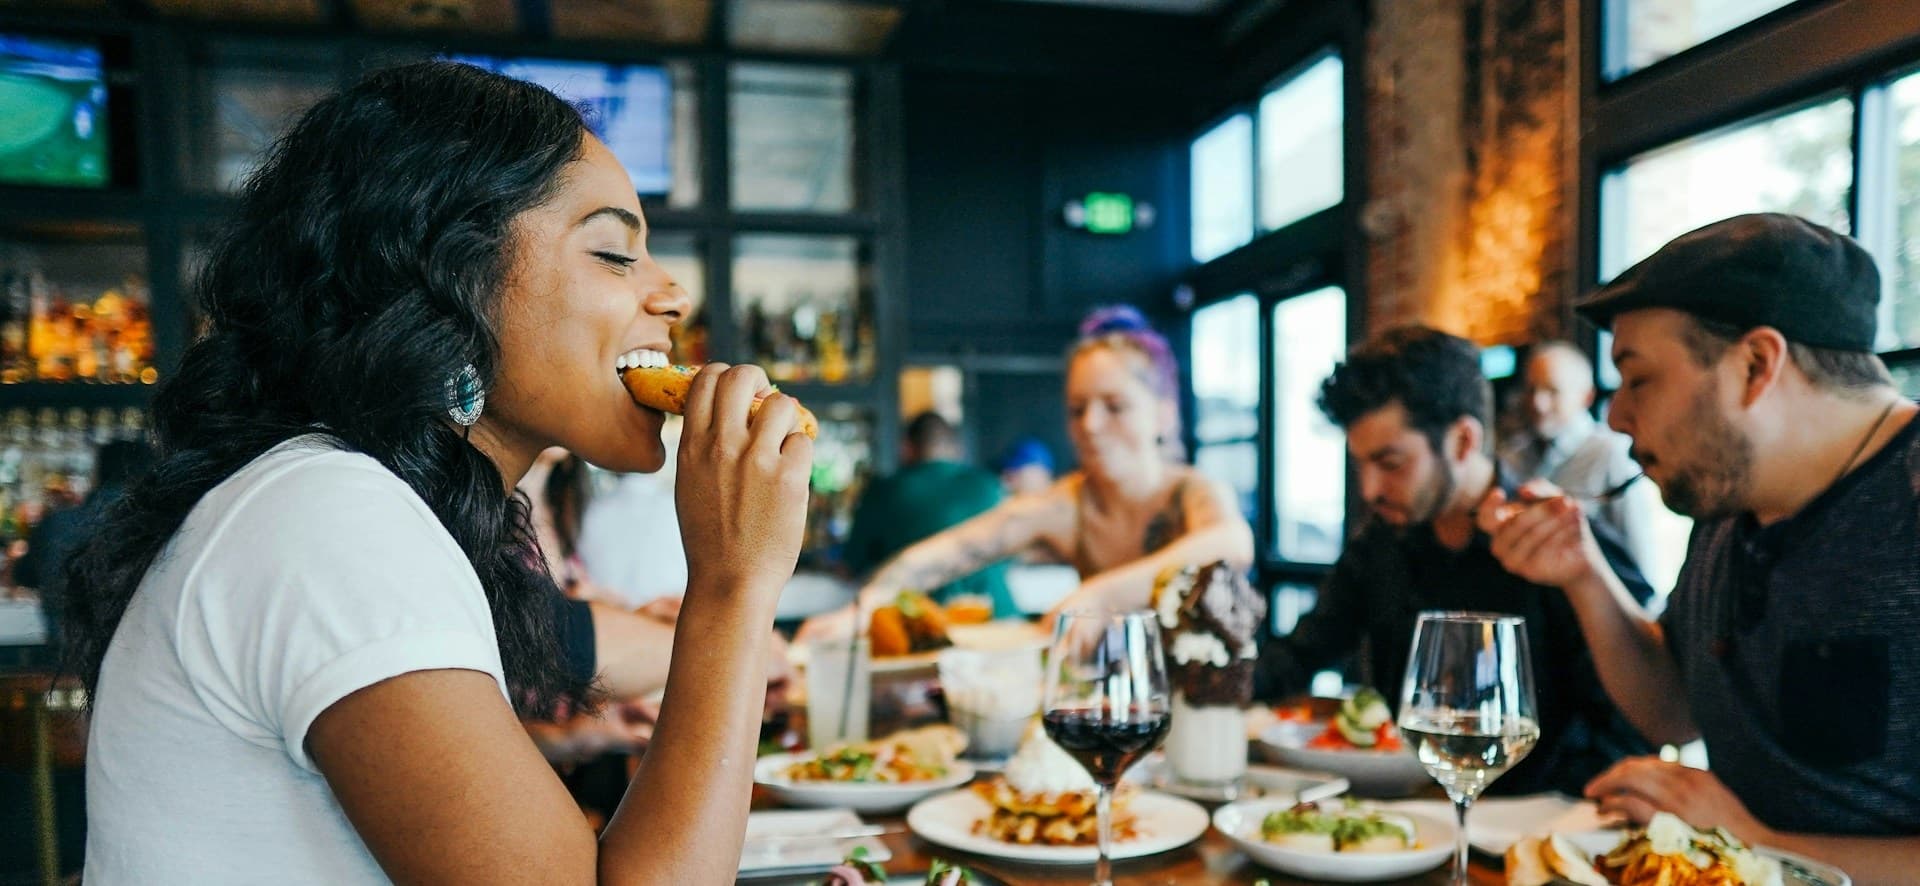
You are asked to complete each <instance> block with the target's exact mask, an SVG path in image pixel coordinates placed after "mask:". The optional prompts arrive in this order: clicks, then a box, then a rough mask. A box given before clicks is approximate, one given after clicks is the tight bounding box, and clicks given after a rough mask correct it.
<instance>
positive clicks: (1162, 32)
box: [897, 3, 1219, 470]
mask: <svg viewBox="0 0 1920 886" xmlns="http://www.w3.org/2000/svg"><path fill="white" fill-rule="evenodd" d="M938 21H939V28H938V33H928V32H926V31H916V30H915V28H914V24H913V22H911V21H910V22H909V23H908V26H907V29H906V31H905V32H904V33H903V34H902V35H901V40H900V43H899V45H898V46H897V50H898V54H899V56H900V58H901V59H902V65H903V67H904V74H903V80H904V85H903V89H902V91H903V99H902V102H901V104H902V108H903V110H904V114H905V120H904V123H903V130H904V132H905V150H904V157H905V164H906V170H905V171H906V191H907V197H906V218H907V236H906V240H907V269H906V293H907V296H906V298H905V299H904V300H903V305H902V310H903V312H904V313H905V315H906V320H905V323H906V326H907V330H908V333H907V341H906V349H907V355H908V356H907V362H908V363H910V364H913V365H950V366H954V367H957V368H959V369H960V370H962V372H963V373H964V374H965V377H966V379H967V381H966V386H965V387H966V401H967V407H966V421H965V422H964V424H963V426H962V428H961V432H962V435H963V437H964V438H965V439H966V442H967V444H968V449H969V451H970V452H971V453H972V455H973V456H974V458H975V460H976V461H985V460H989V459H991V458H992V457H993V456H995V455H996V454H997V453H999V452H1001V451H1003V450H1004V449H1005V448H1006V447H1007V446H1008V445H1009V444H1011V443H1012V442H1013V441H1015V440H1016V439H1018V438H1020V437H1026V436H1033V437H1038V438H1040V439H1041V440H1042V441H1044V442H1045V443H1047V445H1048V447H1049V449H1051V450H1052V452H1053V455H1054V457H1055V458H1056V460H1057V461H1058V463H1059V465H1060V467H1061V469H1062V470H1066V469H1070V468H1071V467H1072V465H1073V455H1072V449H1071V447H1070V446H1069V444H1068V441H1067V437H1066V423H1065V408H1064V402H1063V397H1062V391H1063V389H1064V385H1065V361H1064V359H1063V356H1064V354H1065V351H1066V347H1067V345H1068V343H1069V342H1071V340H1072V338H1073V335H1074V330H1075V327H1076V324H1077V323H1078V321H1079V320H1080V319H1081V318H1082V317H1083V316H1084V315H1085V314H1086V313H1087V311H1088V310H1089V309H1091V308H1093V307H1095V306H1098V305H1102V304H1112V303H1127V304H1132V305H1136V306H1138V307H1140V308H1141V309H1142V310H1144V311H1145V312H1146V313H1147V314H1148V315H1149V316H1150V317H1151V318H1153V319H1154V320H1155V322H1156V323H1158V324H1159V325H1161V326H1162V327H1163V329H1164V330H1165V331H1167V332H1168V333H1169V334H1170V336H1171V337H1174V338H1178V336H1177V335H1173V333H1174V332H1175V331H1176V330H1177V328H1178V326H1179V323H1180V319H1179V316H1178V314H1177V312H1176V311H1175V309H1174V306H1173V301H1172V298H1171V294H1172V292H1173V289H1174V285H1175V283H1176V282H1177V281H1178V279H1179V275H1180V274H1181V273H1182V271H1183V270H1184V269H1185V267H1186V265H1187V262H1186V261H1185V259H1184V253H1185V249H1186V236H1185V228H1186V202H1187V198H1186V175H1187V170H1186V166H1185V160H1184V153H1185V141H1184V139H1185V131H1184V115H1185V113H1186V110H1185V109H1186V108H1187V106H1188V104H1189V103H1190V100H1191V96H1192V95H1193V93H1194V92H1195V90H1197V89H1199V88H1201V87H1202V86H1203V84H1205V83H1208V82H1210V81H1211V78H1213V77H1215V76H1217V70H1218V64H1219V62H1218V58H1217V54H1215V53H1213V52H1212V47H1213V46H1214V44H1213V42H1212V36H1211V35H1212V33H1213V31H1212V26H1211V25H1210V24H1209V23H1207V22H1204V21H1197V20H1195V19H1194V18H1193V17H1191V16H1171V15H1157V14H1149V13H1138V12H1118V11H1111V10H1091V9H1061V8H1055V7H1050V6H1045V5H1041V4H1026V3H1017V4H979V5H968V6H964V7H962V6H955V7H950V8H949V9H948V10H946V11H944V12H943V15H942V16H941V17H940V19H939V20H938ZM1094 191H1100V192H1118V193H1124V194H1127V195H1129V196H1130V197H1131V198H1132V199H1133V200H1134V202H1135V203H1136V204H1146V205H1149V206H1151V208H1152V212H1153V221H1152V223H1151V224H1150V225H1140V226H1136V227H1135V228H1134V230H1132V231H1130V232H1128V233H1125V234H1121V235H1101V234H1093V233H1089V232H1086V231H1083V230H1075V229H1072V228H1070V227H1069V226H1068V225H1067V223H1066V221H1065V218H1064V216H1063V213H1062V210H1063V209H1064V207H1065V205H1066V203H1067V202H1068V201H1069V200H1071V199H1077V198H1080V197H1084V196H1085V195H1086V194H1088V193H1089V192H1094Z"/></svg>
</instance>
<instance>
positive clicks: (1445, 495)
mask: <svg viewBox="0 0 1920 886" xmlns="http://www.w3.org/2000/svg"><path fill="white" fill-rule="evenodd" d="M1458 485H1459V484H1458V483H1456V482H1455V481H1454V479H1453V472H1452V471H1450V470H1448V469H1447V466H1446V464H1445V463H1444V462H1442V463H1439V464H1437V465H1436V466H1435V471H1434V478H1433V482H1432V483H1429V484H1427V486H1426V488H1425V489H1422V490H1420V491H1418V492H1416V493H1414V496H1413V498H1412V499H1411V500H1409V501H1408V502H1407V509H1406V513H1407V522H1406V523H1404V524H1401V525H1400V526H1399V527H1397V528H1398V529H1399V530H1400V531H1402V532H1404V531H1406V530H1409V529H1413V528H1415V527H1418V526H1425V525H1427V524H1429V523H1432V522H1433V521H1434V518H1436V517H1438V516H1440V512H1441V511H1444V510H1446V508H1447V503H1448V502H1450V501H1453V492H1454V490H1455V489H1456V488H1458ZM1374 511H1375V512H1376V513H1378V512H1379V511H1380V504H1379V503H1378V502H1375V503H1374ZM1388 522H1389V523H1391V522H1392V521H1388Z"/></svg>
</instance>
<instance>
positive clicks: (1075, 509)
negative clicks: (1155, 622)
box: [799, 306, 1253, 640]
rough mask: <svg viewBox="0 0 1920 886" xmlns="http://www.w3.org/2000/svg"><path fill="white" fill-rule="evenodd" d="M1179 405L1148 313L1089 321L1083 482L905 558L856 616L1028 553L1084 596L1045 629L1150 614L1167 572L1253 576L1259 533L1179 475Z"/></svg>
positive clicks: (810, 626)
mask: <svg viewBox="0 0 1920 886" xmlns="http://www.w3.org/2000/svg"><path fill="white" fill-rule="evenodd" d="M1179 392H1180V371H1179V366H1178V365H1177V364H1176V363H1175V361H1174V359H1173V351H1172V349H1171V348H1169V347H1168V346H1167V340H1166V339H1165V338H1162V337H1161V336H1160V334H1159V333H1157V332H1155V331H1154V330H1153V327H1152V326H1151V325H1150V324H1148V323H1147V321H1146V318H1144V317H1142V316H1141V315H1140V312H1139V311H1137V310H1134V309H1133V308H1130V307H1126V306H1117V307H1108V308H1101V309H1099V310H1096V311H1094V312H1093V313H1092V314H1091V315H1089V316H1088V317H1087V319H1086V320H1085V321H1084V322H1082V323H1081V324H1080V337H1079V338H1078V339H1077V340H1075V342H1074V344H1073V347H1072V348H1071V349H1070V350H1069V351H1068V354H1067V417H1068V418H1067V433H1068V436H1069V437H1070V438H1071V439H1072V441H1073V449H1074V454H1075V455H1076V456H1078V457H1079V460H1080V470H1078V471H1076V472H1074V473H1071V474H1068V475H1066V476H1065V477H1062V478H1060V479H1059V480H1058V481H1055V482H1054V484H1053V485H1052V486H1051V487H1049V488H1048V489H1046V490H1045V491H1042V492H1038V493H1034V494H1032V495H1024V496H1020V497H1017V498H1012V499H1008V500H1007V501H1006V502H1004V503H1002V504H1001V505H1000V506H998V507H996V508H994V509H993V510H990V511H988V512H986V513H984V514H981V515H980V516H978V517H975V518H973V519H971V520H968V521H967V522H965V523H962V524H960V525H958V526H955V527H954V528H952V529H949V530H947V531H945V532H942V533H940V534H938V535H935V536H932V537H930V538H928V539H926V540H925V541H922V542H920V543H919V544H916V545H914V546H912V547H910V548H907V549H906V550H904V551H901V552H900V553H899V554H898V555H897V556H895V557H894V558H893V559H892V560H890V561H888V562H887V563H886V564H884V565H882V566H881V567H880V568H879V569H878V570H875V572H874V574H873V576H872V577H871V578H869V579H868V580H867V584H866V586H865V587H863V588H861V590H860V597H861V600H860V602H861V606H860V608H861V610H862V611H866V612H871V611H873V609H874V608H875V607H877V606H882V605H885V604H887V603H888V602H890V601H892V600H893V598H894V596H895V595H896V594H897V593H899V592H900V591H902V590H909V589H922V588H931V587H939V586H940V585H943V584H945V583H947V582H950V581H952V580H954V579H956V578H960V577H962V576H965V575H969V574H971V573H973V572H975V571H977V570H979V569H981V568H983V567H985V566H988V565H990V564H993V563H997V562H999V561H1001V560H1004V559H1007V558H1008V557H1011V556H1014V555H1015V554H1018V553H1020V552H1022V551H1026V550H1028V549H1031V548H1039V549H1041V550H1043V551H1046V552H1048V553H1050V554H1051V555H1053V556H1054V557H1056V558H1058V559H1059V560H1060V561H1061V562H1064V563H1067V564H1069V565H1071V566H1072V567H1073V568H1074V569H1075V570H1077V571H1078V572H1079V573H1080V588H1079V590H1076V591H1074V592H1073V593H1072V594H1069V595H1068V596H1067V598H1066V599H1065V600H1062V601H1061V602H1060V603H1059V604H1057V605H1055V606H1054V608H1053V610H1052V612H1049V613H1048V621H1051V620H1052V617H1053V615H1054V614H1055V613H1058V612H1061V611H1064V610H1067V609H1089V608H1098V609H1106V610H1110V611H1120V610H1126V609H1138V608H1141V607H1144V606H1146V605H1147V598H1148V596H1149V595H1150V594H1151V592H1152V590H1153V582H1154V579H1155V577H1157V576H1158V575H1159V574H1160V572H1161V571H1162V570H1164V569H1166V568H1168V567H1179V566H1186V565H1189V564H1194V563H1211V562H1214V561H1216V560H1225V561H1227V562H1228V563H1231V564H1233V565H1234V566H1235V567H1236V568H1241V569H1244V568H1246V567H1247V566H1249V565H1250V564H1251V563H1252V562H1253V530H1252V529H1250V528H1249V527H1248V526H1247V521H1246V520H1245V519H1244V518H1243V517H1241V515H1240V509H1239V507H1238V506H1237V505H1236V504H1235V503H1234V498H1233V494H1232V493H1231V492H1229V491H1228V490H1227V489H1226V488H1225V487H1223V486H1221V485H1220V484H1218V483H1215V482H1213V481H1211V480H1209V479H1207V478H1206V477H1204V476H1202V475H1201V474H1200V473H1199V472H1198V471H1196V470H1194V469H1193V468H1192V467H1190V466H1188V465H1186V464H1184V463H1183V462H1182V447H1181V445H1180V394H1179ZM853 627H854V621H853V611H852V608H851V607H848V608H846V609H841V610H839V611H837V612H833V613H829V614H826V615H821V616H817V617H815V618H813V619H810V620H808V622H807V623H806V624H805V625H802V626H801V629H800V635H799V639H801V640H810V639H822V638H828V637H834V636H846V635H847V634H848V632H850V631H851V630H852V629H853Z"/></svg>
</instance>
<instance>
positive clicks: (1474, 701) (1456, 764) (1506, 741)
mask: <svg viewBox="0 0 1920 886" xmlns="http://www.w3.org/2000/svg"><path fill="white" fill-rule="evenodd" d="M1534 710H1535V708H1534V703H1533V665H1532V663H1531V661H1530V659H1529V655H1528V652H1527V622H1526V619H1524V618H1521V617H1520V616H1517V615H1497V614H1492V613H1483V612H1422V613H1420V622H1419V624H1417V625H1415V626H1414V629H1413V654H1412V656H1411V657H1409V658H1408V659H1407V680H1406V683H1405V684H1404V685H1403V686H1402V688H1401V694H1400V731H1401V733H1402V734H1404V735H1405V736H1406V737H1407V738H1408V739H1409V743H1410V744H1411V745H1412V747H1413V752H1414V754H1415V755H1416V756H1418V757H1419V758H1420V765H1422V766H1424V767H1426V770H1427V774H1429V775H1432V776H1433V778H1434V780H1435V781H1438V782H1439V783H1440V786H1441V787H1443V788H1445V789H1446V791H1447V796H1448V797H1449V798H1451V799H1452V800H1453V809H1454V817H1455V819H1456V822H1457V824H1458V825H1459V827H1458V831H1457V833H1456V841H1455V846H1454V859H1453V882H1454V884H1455V886H1464V884H1465V883H1466V882H1467V808H1468V807H1469V806H1472V805H1473V801H1474V799H1475V798H1477V797H1479V796H1480V792H1481V791H1484V790H1486V789H1487V785H1489V784H1491V783H1492V782H1493V780H1494V779H1496V778H1499V777H1500V774H1501V773H1503V772H1506V771H1507V770H1508V769H1511V768H1513V766H1514V764H1516V763H1519V762H1520V760H1521V759H1522V758H1524V757H1526V755H1527V752H1529V751H1531V750H1533V745H1534V742H1537V741H1539V740H1540V721H1539V719H1538V718H1537V715H1536V714H1535V713H1534Z"/></svg>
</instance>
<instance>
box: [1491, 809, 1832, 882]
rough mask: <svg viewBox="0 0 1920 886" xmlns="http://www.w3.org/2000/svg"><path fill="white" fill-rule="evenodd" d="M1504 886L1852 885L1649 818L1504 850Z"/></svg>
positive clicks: (1815, 867) (1780, 855) (1805, 861)
mask: <svg viewBox="0 0 1920 886" xmlns="http://www.w3.org/2000/svg"><path fill="white" fill-rule="evenodd" d="M1506 861H1507V865H1506V868H1507V884H1508V886H1549V884H1556V886H1557V884H1564V883H1572V884H1577V886H1852V883H1853V880H1852V878H1850V877H1848V876H1847V875H1846V873H1845V872H1843V871H1841V870H1840V869H1838V868H1835V867H1833V866H1831V865H1827V864H1822V863H1820V862H1817V861H1814V860H1813V859H1810V858H1802V857H1800V856H1798V855H1794V854H1792V853H1790V852H1781V851H1779V850H1776V849H1769V848H1767V847H1764V846H1760V847H1749V846H1747V845H1746V844H1744V843H1742V842H1740V840H1739V839H1737V838H1735V837H1734V836H1733V835H1732V834H1729V833H1727V832H1726V831H1724V830H1721V829H1719V828H1715V829H1713V830H1710V831H1703V830H1698V829H1695V828H1694V827H1692V826H1690V825H1688V824H1687V823H1686V822H1684V821H1681V820H1680V818H1679V817H1678V816H1675V815H1672V814H1669V813H1665V812H1660V813H1655V814H1654V816H1653V818H1652V819H1651V820H1650V821H1648V822H1647V826H1646V827H1644V828H1639V829H1636V830H1631V831H1627V832H1625V833H1624V834H1622V833H1621V832H1619V831H1589V832H1585V833H1578V834H1562V833H1553V834H1548V835H1546V836H1541V837H1527V838H1525V839H1523V840H1520V841H1519V842H1517V843H1515V844H1513V846H1512V847H1511V848H1509V849H1508V850H1507V854H1506Z"/></svg>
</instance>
